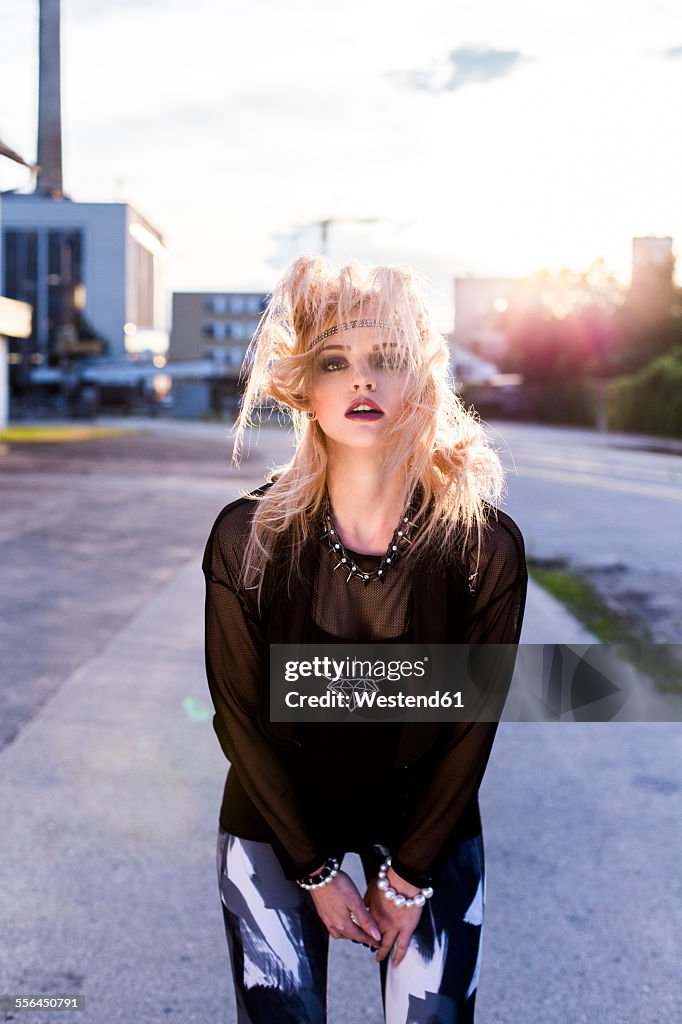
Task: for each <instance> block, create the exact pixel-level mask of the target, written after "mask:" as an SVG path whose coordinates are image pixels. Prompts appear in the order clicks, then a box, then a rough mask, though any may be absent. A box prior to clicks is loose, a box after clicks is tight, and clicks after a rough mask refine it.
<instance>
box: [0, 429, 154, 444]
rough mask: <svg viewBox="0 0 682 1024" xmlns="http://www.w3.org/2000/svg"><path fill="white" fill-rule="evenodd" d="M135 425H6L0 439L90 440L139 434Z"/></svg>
mask: <svg viewBox="0 0 682 1024" xmlns="http://www.w3.org/2000/svg"><path fill="white" fill-rule="evenodd" d="M139 433H140V431H139V430H138V429H137V428H135V427H88V426H73V427H72V426H64V427H62V426H55V427H50V426H44V427H43V426H36V427H33V426H26V427H7V428H6V429H5V430H0V441H6V442H8V443H10V444H15V443H16V444H24V443H27V444H31V443H36V442H40V443H41V444H42V443H44V442H46V441H47V442H54V441H90V440H91V439H93V438H96V437H116V436H117V435H120V434H139Z"/></svg>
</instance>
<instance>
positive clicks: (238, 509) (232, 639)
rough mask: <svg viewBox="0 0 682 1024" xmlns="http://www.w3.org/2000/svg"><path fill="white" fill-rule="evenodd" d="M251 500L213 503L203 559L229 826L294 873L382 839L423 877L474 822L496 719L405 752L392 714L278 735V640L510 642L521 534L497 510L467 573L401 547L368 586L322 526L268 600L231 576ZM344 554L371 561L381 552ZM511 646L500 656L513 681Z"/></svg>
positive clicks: (455, 726)
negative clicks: (404, 554) (292, 589)
mask: <svg viewBox="0 0 682 1024" xmlns="http://www.w3.org/2000/svg"><path fill="white" fill-rule="evenodd" d="M253 509H254V502H252V501H249V500H248V499H247V498H240V499H237V501H234V502H232V503H231V504H230V505H228V506H226V508H224V509H223V510H222V511H221V512H220V514H219V515H218V517H217V519H216V521H215V524H214V526H213V529H212V530H211V534H210V536H209V539H208V542H207V545H206V550H205V553H204V559H203V563H202V569H203V572H204V575H205V579H206V635H205V655H206V671H207V676H208V683H209V688H210V692H211V697H212V699H213V703H214V707H215V712H216V713H215V716H214V722H213V724H214V728H215V731H216V734H217V736H218V738H219V740H220V743H221V746H222V748H223V751H224V753H225V755H226V756H227V758H228V760H229V761H230V763H231V769H230V771H229V773H228V776H227V781H226V784H225V790H224V795H223V803H222V807H221V811H220V826H221V828H223V829H224V830H225V831H228V832H231V833H233V834H235V835H238V836H241V837H243V838H247V839H254V840H260V841H263V842H270V843H272V845H273V848H274V849H275V852H276V853H277V855H278V857H279V860H280V862H281V864H282V867H283V869H284V872H285V874H286V876H287V877H288V878H295V877H300V876H302V875H304V874H306V873H308V872H310V871H312V870H314V869H315V868H317V867H319V866H320V864H321V863H322V862H323V860H324V859H325V857H326V856H328V854H329V853H331V852H334V853H337V854H338V853H342V852H343V851H345V850H353V849H358V848H359V847H360V845H361V844H363V843H366V842H374V843H381V844H383V845H388V846H390V848H391V850H392V851H393V865H394V867H395V869H396V871H397V872H398V874H399V875H400V876H401V877H403V878H405V879H406V880H407V881H408V882H412V883H413V884H415V885H424V884H427V883H428V881H429V880H430V879H431V877H432V874H433V871H434V868H435V867H436V866H437V864H438V861H439V858H441V857H442V856H444V855H445V853H446V852H447V849H448V847H449V846H450V845H451V844H452V842H454V841H457V840H459V839H464V838H468V837H470V836H473V835H476V834H477V833H478V832H479V831H480V829H481V823H480V815H479V809H478V790H479V787H480V784H481V780H482V778H483V773H484V771H485V768H486V765H487V762H488V758H489V756H490V751H491V749H492V744H493V740H494V737H495V732H496V730H497V723H495V722H492V723H489V722H459V723H450V722H444V723H438V724H436V725H435V726H433V727H431V728H432V730H433V731H432V733H431V734H429V742H428V744H427V746H426V749H424V750H422V751H421V753H420V756H417V757H413V758H412V759H411V760H410V759H409V758H408V759H406V758H405V757H404V756H402V757H401V751H402V750H403V748H402V746H401V740H402V734H403V730H404V729H406V728H408V727H407V726H405V725H403V724H401V723H395V722H393V723H391V722H376V723H370V722H366V721H365V722H357V723H347V722H344V723H332V722H329V723H306V724H299V725H296V726H295V727H292V728H293V736H292V737H290V740H289V742H284V741H281V740H278V739H277V738H276V737H274V736H273V735H272V734H271V732H270V730H268V728H267V725H264V722H263V711H262V703H263V699H264V697H263V695H264V693H265V692H266V691H267V681H268V674H269V662H268V657H269V655H268V652H269V643H270V642H292V643H293V642H297V641H299V642H309V643H312V642H324V641H328V642H342V641H348V642H351V641H352V642H356V643H357V642H362V643H368V642H372V641H395V642H398V641H400V642H421V641H424V640H432V641H433V640H434V639H435V640H437V641H440V642H443V643H446V642H450V643H456V644H510V645H513V644H517V643H518V640H519V636H520V632H521V623H522V619H523V611H524V605H525V597H526V585H527V571H526V563H525V556H524V546H523V539H522V536H521V533H520V531H519V529H518V527H517V526H516V524H515V523H514V521H513V520H512V519H511V518H510V517H509V516H508V515H506V513H504V512H502V511H498V510H494V509H493V510H491V515H490V518H489V521H488V524H487V526H486V527H485V529H484V532H483V548H482V554H481V557H480V560H479V563H478V572H477V575H476V576H475V577H474V579H473V581H470V580H469V576H470V574H471V573H470V570H472V568H473V566H472V565H467V566H466V567H465V566H463V565H462V564H461V563H460V562H459V560H453V561H452V563H451V564H446V565H443V563H442V560H440V561H439V560H437V559H435V558H434V559H433V564H432V565H431V564H429V560H428V556H427V558H426V561H425V562H424V561H422V563H421V566H422V568H421V570H419V569H418V568H417V567H416V566H411V565H410V564H409V563H408V562H407V561H406V560H403V561H402V562H401V563H398V565H396V567H395V569H392V570H391V571H390V572H387V574H386V577H385V579H384V581H383V582H381V581H380V580H373V581H371V582H370V583H369V584H368V585H365V584H364V583H363V582H362V581H360V580H358V579H356V578H352V579H351V580H350V581H348V582H347V581H346V576H345V575H344V576H342V575H341V574H340V573H339V572H334V565H335V560H334V558H333V556H332V554H331V552H330V550H329V547H328V546H327V542H326V541H323V540H315V541H314V542H312V543H311V544H310V545H309V546H308V550H307V557H306V558H305V559H304V566H306V567H307V572H306V574H307V577H308V579H307V581H306V582H307V585H304V586H302V587H301V588H300V589H299V592H298V594H297V595H295V596H294V597H293V598H292V599H290V600H289V603H287V601H286V600H284V599H280V601H279V603H277V602H274V603H273V604H271V605H266V606H265V607H264V606H261V611H260V613H259V612H258V609H257V604H256V598H255V594H256V592H255V591H247V590H244V589H243V588H242V587H240V586H239V584H238V577H239V569H240V566H241V560H242V553H243V551H244V545H245V542H246V539H247V537H248V531H249V525H250V519H251V515H252V513H253ZM350 554H352V555H353V556H354V560H356V561H357V564H358V565H359V566H360V568H362V569H365V568H366V569H372V568H374V567H375V566H376V565H378V563H379V561H380V557H379V556H378V555H377V556H374V555H362V554H359V553H357V552H350ZM437 581H442V584H443V585H442V586H441V587H438V586H436V585H435V584H436V582H437ZM438 622H441V623H442V633H441V634H440V635H439V634H438V633H437V632H436V633H434V629H435V628H436V626H435V625H434V624H437V623H438ZM511 650H512V658H511V660H510V659H509V658H508V657H507V658H506V659H505V657H504V656H502V660H501V661H500V662H499V663H498V664H496V667H495V668H494V671H495V672H496V674H499V675H500V676H503V677H504V678H505V679H506V680H507V683H508V681H509V679H511V674H512V671H513V648H512V649H511ZM408 762H409V763H408Z"/></svg>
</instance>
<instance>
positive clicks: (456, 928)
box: [217, 831, 485, 1024]
mask: <svg viewBox="0 0 682 1024" xmlns="http://www.w3.org/2000/svg"><path fill="white" fill-rule="evenodd" d="M386 852H387V851H386V850H385V848H383V847H380V846H372V847H369V848H368V849H367V850H365V851H363V852H361V854H360V856H361V858H362V865H363V868H364V871H365V876H366V878H373V877H374V876H375V875H376V874H377V872H378V868H379V865H380V863H381V861H382V860H383V858H384V856H385V854H386ZM217 867H218V884H219V888H220V896H221V903H222V909H223V916H224V919H225V931H226V934H227V944H228V948H229V952H230V958H231V961H232V971H233V976H234V983H235V990H236V996H237V1021H238V1024H274V1022H277V1024H325V1022H326V1020H327V1006H326V1002H327V956H328V951H329V933H328V932H327V929H326V928H325V926H324V924H323V923H322V921H321V920H320V918H319V916H318V914H317V911H316V910H315V905H314V903H313V901H312V897H311V896H310V893H309V892H307V891H306V890H305V889H302V888H301V887H300V886H299V885H297V884H296V882H294V881H290V880H288V879H286V878H285V877H284V874H283V872H282V868H281V867H280V864H279V861H278V860H277V857H276V856H275V853H274V851H273V849H272V847H271V846H270V844H269V843H258V842H254V841H253V840H251V839H239V838H238V837H237V836H233V835H230V834H229V833H227V832H222V831H219V832H218V850H217ZM433 888H434V895H433V897H432V898H431V899H430V900H427V902H426V904H425V906H424V910H423V911H422V915H421V917H420V919H419V924H418V925H417V928H416V931H415V932H414V934H413V936H412V938H411V940H410V945H409V948H408V951H407V954H406V956H405V959H404V960H403V961H402V962H401V963H400V964H399V965H398V966H397V967H394V966H393V964H392V963H391V962H390V960H391V956H392V954H391V955H390V956H389V957H387V958H386V959H385V960H383V961H382V962H381V964H380V965H379V968H380V976H381V992H382V998H383V1004H384V1013H385V1019H386V1024H471V1022H472V1021H473V1020H474V1005H475V1000H476V987H477V984H478V974H479V968H480V960H481V940H482V935H483V911H484V906H485V865H484V855H483V837H482V836H481V835H478V836H475V837H474V838H473V839H466V840H463V841H462V842H460V843H458V844H457V845H456V846H455V847H454V849H453V851H452V853H451V855H450V857H449V859H448V860H447V861H446V862H445V863H444V865H443V867H442V868H441V870H440V871H439V873H438V875H437V877H436V878H434V883H433ZM346 941H348V940H346ZM371 955H372V954H371V953H369V951H368V956H371Z"/></svg>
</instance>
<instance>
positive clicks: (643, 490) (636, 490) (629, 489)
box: [517, 464, 682, 502]
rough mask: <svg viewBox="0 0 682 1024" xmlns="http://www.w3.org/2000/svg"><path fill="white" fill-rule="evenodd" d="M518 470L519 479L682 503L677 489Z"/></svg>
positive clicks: (557, 472)
mask: <svg viewBox="0 0 682 1024" xmlns="http://www.w3.org/2000/svg"><path fill="white" fill-rule="evenodd" d="M517 465H518V464H517ZM518 470H519V476H520V477H523V476H532V477H536V478H537V479H538V480H554V481H555V482H556V483H560V484H584V485H585V486H586V487H596V488H599V489H600V490H602V491H620V492H621V493H624V494H638V495H641V496H642V497H644V498H661V499H663V501H680V502H682V490H681V489H679V488H673V487H661V486H649V485H647V484H637V483H629V482H627V481H625V480H607V479H605V478H604V477H599V476H593V475H592V474H590V473H561V472H559V470H548V469H531V468H529V467H527V466H523V467H518Z"/></svg>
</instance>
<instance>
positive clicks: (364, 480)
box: [327, 460, 403, 555]
mask: <svg viewBox="0 0 682 1024" xmlns="http://www.w3.org/2000/svg"><path fill="white" fill-rule="evenodd" d="M358 461H359V460H354V461H353V465H352V466H350V465H349V464H348V463H347V462H346V463H344V462H341V463H338V462H337V463H335V464H334V465H330V466H329V467H328V471H327V490H328V492H329V498H330V500H331V504H332V515H333V517H334V523H335V525H336V528H337V529H338V531H339V534H340V536H341V540H342V541H343V543H344V544H345V546H346V547H347V548H350V549H351V551H357V552H358V553H359V554H367V555H383V554H384V552H385V551H386V548H387V547H388V545H389V542H390V540H391V538H392V536H393V533H394V531H395V529H396V527H397V526H398V521H399V519H400V516H401V515H402V513H403V509H402V507H401V486H400V485H401V481H400V479H391V480H385V479H384V480H382V479H381V477H380V474H379V471H378V467H377V466H376V464H375V463H371V462H369V461H368V462H365V463H364V464H363V463H362V462H360V464H358Z"/></svg>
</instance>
